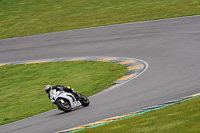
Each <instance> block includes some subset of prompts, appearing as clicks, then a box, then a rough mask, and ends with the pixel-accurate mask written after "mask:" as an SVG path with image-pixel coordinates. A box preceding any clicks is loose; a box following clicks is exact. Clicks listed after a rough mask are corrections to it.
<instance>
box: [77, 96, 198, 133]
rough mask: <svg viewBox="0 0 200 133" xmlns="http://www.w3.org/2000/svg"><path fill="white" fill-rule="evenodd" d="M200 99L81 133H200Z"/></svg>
mask: <svg viewBox="0 0 200 133" xmlns="http://www.w3.org/2000/svg"><path fill="white" fill-rule="evenodd" d="M199 101H200V97H197V98H194V99H191V100H189V101H185V102H182V103H179V104H175V105H173V106H168V107H165V108H162V109H159V110H156V111H151V112H148V113H145V114H142V115H137V116H133V117H129V118H126V119H123V120H119V121H115V122H111V123H109V124H106V125H103V126H99V127H96V128H90V129H85V130H83V131H80V132H81V133H103V132H104V133H199V132H200V128H199V127H200V111H199V109H200V108H199V107H200V102H199Z"/></svg>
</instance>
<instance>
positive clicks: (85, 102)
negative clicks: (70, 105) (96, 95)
mask: <svg viewBox="0 0 200 133" xmlns="http://www.w3.org/2000/svg"><path fill="white" fill-rule="evenodd" d="M79 95H80V99H79V101H80V102H81V104H82V106H83V107H86V106H88V105H89V104H90V101H89V99H88V98H87V97H86V96H84V95H82V94H79Z"/></svg>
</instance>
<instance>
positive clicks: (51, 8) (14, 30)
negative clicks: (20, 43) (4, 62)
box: [0, 0, 200, 39]
mask: <svg viewBox="0 0 200 133" xmlns="http://www.w3.org/2000/svg"><path fill="white" fill-rule="evenodd" d="M197 14H200V1H199V0H0V39H1V38H10V37H19V36H26V35H33V34H41V33H49V32H55V31H64V30H71V29H80V28H85V27H95V26H101V25H110V24H119V23H127V22H136V21H144V20H153V19H161V18H172V17H180V16H188V15H197Z"/></svg>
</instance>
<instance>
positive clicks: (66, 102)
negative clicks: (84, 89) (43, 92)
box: [50, 89, 90, 112]
mask: <svg viewBox="0 0 200 133" xmlns="http://www.w3.org/2000/svg"><path fill="white" fill-rule="evenodd" d="M78 95H79V99H77V98H76V97H75V96H74V95H73V94H72V93H69V92H65V91H64V90H59V91H58V90H56V89H53V90H51V91H50V100H51V103H52V104H55V105H57V107H58V109H59V110H62V111H64V112H69V111H71V110H72V109H74V108H76V107H80V106H83V107H86V106H88V105H89V104H90V101H89V99H88V98H87V97H86V96H84V95H82V94H78Z"/></svg>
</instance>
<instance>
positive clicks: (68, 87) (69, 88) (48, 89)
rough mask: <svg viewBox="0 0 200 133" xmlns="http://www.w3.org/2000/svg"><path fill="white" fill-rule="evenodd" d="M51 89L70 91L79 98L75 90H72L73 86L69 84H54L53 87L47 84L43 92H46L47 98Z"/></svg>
mask: <svg viewBox="0 0 200 133" xmlns="http://www.w3.org/2000/svg"><path fill="white" fill-rule="evenodd" d="M53 89H56V91H62V90H64V91H65V92H70V93H72V94H73V95H74V96H75V98H76V99H77V100H79V94H78V93H77V92H76V91H74V89H73V88H71V87H70V86H66V87H65V86H62V85H55V86H53V87H52V86H51V85H47V86H46V87H45V92H46V93H48V96H49V98H50V94H49V92H50V91H51V90H53Z"/></svg>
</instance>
